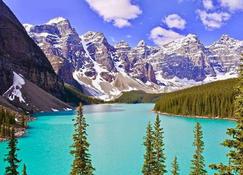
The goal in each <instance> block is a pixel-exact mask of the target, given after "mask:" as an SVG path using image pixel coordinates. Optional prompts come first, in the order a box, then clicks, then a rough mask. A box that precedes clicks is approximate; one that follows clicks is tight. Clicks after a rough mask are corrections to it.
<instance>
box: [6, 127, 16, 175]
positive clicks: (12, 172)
mask: <svg viewBox="0 0 243 175" xmlns="http://www.w3.org/2000/svg"><path fill="white" fill-rule="evenodd" d="M17 144H18V140H17V139H16V137H15V135H14V129H11V137H10V140H9V143H8V150H9V153H8V154H6V158H5V159H4V160H5V161H7V162H8V164H9V165H8V166H7V167H6V168H5V175H18V174H19V173H18V170H17V169H18V164H19V163H20V160H19V159H18V158H17V151H18V150H19V149H18V148H17Z"/></svg>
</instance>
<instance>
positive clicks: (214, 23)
mask: <svg viewBox="0 0 243 175" xmlns="http://www.w3.org/2000/svg"><path fill="white" fill-rule="evenodd" d="M196 12H197V14H198V15H199V17H200V19H201V21H202V23H203V24H204V26H205V27H206V28H207V29H217V28H220V27H221V26H222V25H223V24H224V22H226V21H227V20H229V19H230V14H229V13H226V12H218V13H217V12H213V13H208V12H206V11H205V10H197V11H196Z"/></svg>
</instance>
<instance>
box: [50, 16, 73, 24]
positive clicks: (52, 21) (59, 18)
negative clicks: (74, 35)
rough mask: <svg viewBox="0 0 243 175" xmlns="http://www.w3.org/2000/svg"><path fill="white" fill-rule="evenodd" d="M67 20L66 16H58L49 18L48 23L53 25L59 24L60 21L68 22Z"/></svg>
mask: <svg viewBox="0 0 243 175" xmlns="http://www.w3.org/2000/svg"><path fill="white" fill-rule="evenodd" d="M67 21H68V20H67V19H66V18H64V17H56V18H53V19H51V20H49V21H48V22H47V23H46V24H48V25H52V24H58V23H62V22H67Z"/></svg>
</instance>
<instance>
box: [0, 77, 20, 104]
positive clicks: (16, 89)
mask: <svg viewBox="0 0 243 175" xmlns="http://www.w3.org/2000/svg"><path fill="white" fill-rule="evenodd" d="M13 75H14V76H13V85H12V86H11V87H10V88H9V89H8V90H7V91H6V92H5V93H4V94H3V96H4V95H6V94H8V99H9V100H10V101H14V100H15V98H16V97H17V98H18V100H19V102H21V103H25V100H24V98H23V96H22V92H21V89H22V86H23V85H25V81H24V78H23V76H22V75H21V74H17V73H16V72H13Z"/></svg>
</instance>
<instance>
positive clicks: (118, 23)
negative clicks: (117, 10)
mask: <svg viewBox="0 0 243 175" xmlns="http://www.w3.org/2000/svg"><path fill="white" fill-rule="evenodd" d="M113 24H114V26H116V27H118V28H122V27H127V26H130V25H131V23H130V22H128V20H126V19H115V20H114V22H113Z"/></svg>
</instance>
